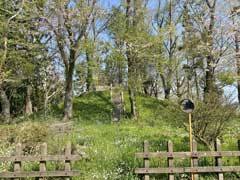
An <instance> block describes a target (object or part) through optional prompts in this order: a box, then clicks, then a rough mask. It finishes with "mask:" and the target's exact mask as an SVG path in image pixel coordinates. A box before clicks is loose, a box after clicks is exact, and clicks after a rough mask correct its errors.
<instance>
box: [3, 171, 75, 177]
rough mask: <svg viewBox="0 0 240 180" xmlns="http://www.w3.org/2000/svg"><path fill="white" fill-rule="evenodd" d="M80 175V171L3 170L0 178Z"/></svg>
mask: <svg viewBox="0 0 240 180" xmlns="http://www.w3.org/2000/svg"><path fill="white" fill-rule="evenodd" d="M73 176H80V172H79V171H48V172H38V171H31V172H1V173H0V178H27V177H73Z"/></svg>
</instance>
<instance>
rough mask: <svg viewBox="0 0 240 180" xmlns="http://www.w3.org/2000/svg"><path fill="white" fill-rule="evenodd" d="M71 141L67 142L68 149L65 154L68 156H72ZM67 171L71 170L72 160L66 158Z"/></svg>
mask: <svg viewBox="0 0 240 180" xmlns="http://www.w3.org/2000/svg"><path fill="white" fill-rule="evenodd" d="M71 150H72V148H71V142H68V143H67V146H66V149H65V156H66V158H67V159H68V158H70V156H71ZM65 171H66V172H68V171H71V161H70V160H65ZM66 180H70V177H67V178H66Z"/></svg>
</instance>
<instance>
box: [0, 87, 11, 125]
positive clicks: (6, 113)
mask: <svg viewBox="0 0 240 180" xmlns="http://www.w3.org/2000/svg"><path fill="white" fill-rule="evenodd" d="M0 93H1V106H2V113H1V114H2V116H3V118H4V122H7V123H8V122H9V119H10V102H9V100H8V97H7V95H6V92H5V90H3V89H2V90H1V92H0Z"/></svg>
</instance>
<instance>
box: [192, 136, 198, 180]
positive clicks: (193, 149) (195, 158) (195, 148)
mask: <svg viewBox="0 0 240 180" xmlns="http://www.w3.org/2000/svg"><path fill="white" fill-rule="evenodd" d="M192 151H193V153H196V152H197V142H196V140H195V139H193V142H192ZM192 163H193V167H198V157H192ZM193 176H194V180H198V179H199V175H198V174H197V173H194V174H193Z"/></svg>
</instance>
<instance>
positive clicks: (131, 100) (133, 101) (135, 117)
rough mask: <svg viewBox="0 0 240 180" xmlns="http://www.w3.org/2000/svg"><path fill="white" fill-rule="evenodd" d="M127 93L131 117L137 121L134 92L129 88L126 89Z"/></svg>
mask: <svg viewBox="0 0 240 180" xmlns="http://www.w3.org/2000/svg"><path fill="white" fill-rule="evenodd" d="M128 93H129V101H130V106H131V115H132V117H133V118H134V119H137V107H136V95H135V91H134V90H133V89H131V88H130V87H129V88H128Z"/></svg>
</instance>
